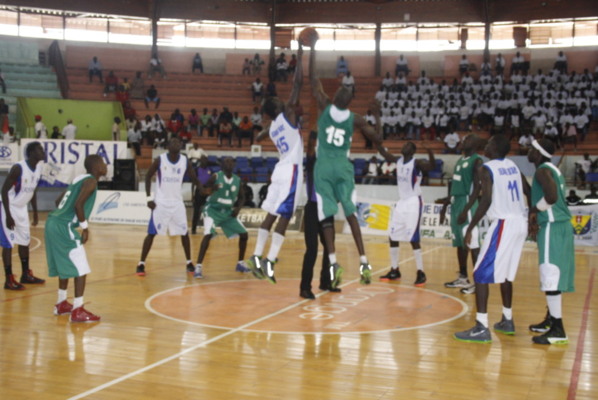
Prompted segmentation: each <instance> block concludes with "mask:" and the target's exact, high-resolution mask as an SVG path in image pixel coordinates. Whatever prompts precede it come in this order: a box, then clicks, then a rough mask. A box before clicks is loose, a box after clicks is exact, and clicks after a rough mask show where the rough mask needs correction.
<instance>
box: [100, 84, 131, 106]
mask: <svg viewBox="0 0 598 400" xmlns="http://www.w3.org/2000/svg"><path fill="white" fill-rule="evenodd" d="M125 79H126V78H125ZM107 80H108V78H106V81H107ZM104 94H106V93H104ZM115 97H116V101H118V102H119V103H120V104H123V105H124V104H125V103H126V102H127V101H129V92H128V91H127V90H126V89H125V85H123V84H122V83H121V84H119V85H118V86H117V89H116V95H115Z"/></svg>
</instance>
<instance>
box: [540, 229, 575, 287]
mask: <svg viewBox="0 0 598 400" xmlns="http://www.w3.org/2000/svg"><path fill="white" fill-rule="evenodd" d="M538 262H539V265H540V286H541V289H542V291H544V292H548V291H556V290H560V291H561V292H573V291H575V246H574V243H573V228H572V227H571V222H570V221H561V222H552V223H547V224H542V225H540V231H539V232H538Z"/></svg>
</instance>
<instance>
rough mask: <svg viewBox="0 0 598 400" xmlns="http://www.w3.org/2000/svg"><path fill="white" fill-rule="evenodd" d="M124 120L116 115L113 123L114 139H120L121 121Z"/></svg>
mask: <svg viewBox="0 0 598 400" xmlns="http://www.w3.org/2000/svg"><path fill="white" fill-rule="evenodd" d="M121 122H122V121H121V120H120V118H119V117H114V124H112V140H114V141H118V140H120V123H121Z"/></svg>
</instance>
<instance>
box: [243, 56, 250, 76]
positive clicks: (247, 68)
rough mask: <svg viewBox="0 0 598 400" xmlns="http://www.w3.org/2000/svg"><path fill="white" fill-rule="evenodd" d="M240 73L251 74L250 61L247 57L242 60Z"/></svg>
mask: <svg viewBox="0 0 598 400" xmlns="http://www.w3.org/2000/svg"><path fill="white" fill-rule="evenodd" d="M241 74H243V75H251V61H249V58H246V59H245V61H243V68H242V70H241Z"/></svg>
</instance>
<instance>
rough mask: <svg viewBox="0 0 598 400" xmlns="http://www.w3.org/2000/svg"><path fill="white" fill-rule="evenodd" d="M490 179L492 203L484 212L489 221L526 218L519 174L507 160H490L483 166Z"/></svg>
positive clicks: (514, 166)
mask: <svg viewBox="0 0 598 400" xmlns="http://www.w3.org/2000/svg"><path fill="white" fill-rule="evenodd" d="M484 167H485V168H487V169H488V171H490V175H491V177H492V203H491V204H490V208H489V209H488V211H487V212H486V215H487V216H488V218H490V220H495V219H508V218H521V217H525V216H526V205H525V199H524V194H523V185H522V183H521V172H520V171H519V168H517V165H515V163H514V162H513V161H511V160H509V159H507V158H504V159H502V160H501V159H497V160H490V161H488V162H487V163H485V164H484Z"/></svg>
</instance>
